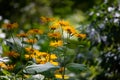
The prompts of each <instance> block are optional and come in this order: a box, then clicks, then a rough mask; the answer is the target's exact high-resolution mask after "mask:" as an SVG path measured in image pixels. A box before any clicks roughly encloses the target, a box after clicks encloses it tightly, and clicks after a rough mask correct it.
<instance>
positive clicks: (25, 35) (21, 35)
mask: <svg viewBox="0 0 120 80" xmlns="http://www.w3.org/2000/svg"><path fill="white" fill-rule="evenodd" d="M16 36H17V37H27V36H28V35H27V34H26V33H20V34H17V35H16Z"/></svg>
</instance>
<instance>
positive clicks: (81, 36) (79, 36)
mask: <svg viewBox="0 0 120 80" xmlns="http://www.w3.org/2000/svg"><path fill="white" fill-rule="evenodd" d="M75 36H76V37H78V38H82V39H84V38H86V34H75Z"/></svg>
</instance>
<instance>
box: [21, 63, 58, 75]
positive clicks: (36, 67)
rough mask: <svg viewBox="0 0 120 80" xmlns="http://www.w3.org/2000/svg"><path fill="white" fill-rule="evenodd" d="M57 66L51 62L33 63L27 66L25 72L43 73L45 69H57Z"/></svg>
mask: <svg viewBox="0 0 120 80" xmlns="http://www.w3.org/2000/svg"><path fill="white" fill-rule="evenodd" d="M57 68H58V67H57V66H54V65H52V64H50V63H46V64H33V65H30V66H27V67H26V68H25V69H24V70H23V72H24V73H26V74H38V73H42V72H45V71H49V70H50V69H57Z"/></svg>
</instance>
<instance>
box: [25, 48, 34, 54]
mask: <svg viewBox="0 0 120 80" xmlns="http://www.w3.org/2000/svg"><path fill="white" fill-rule="evenodd" d="M25 50H26V51H27V52H29V53H35V49H33V48H31V47H26V48H25Z"/></svg>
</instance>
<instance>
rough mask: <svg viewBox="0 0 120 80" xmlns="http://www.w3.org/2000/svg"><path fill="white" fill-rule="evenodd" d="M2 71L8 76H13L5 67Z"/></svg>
mask: <svg viewBox="0 0 120 80" xmlns="http://www.w3.org/2000/svg"><path fill="white" fill-rule="evenodd" d="M2 73H3V74H5V75H6V76H11V75H10V72H8V71H7V70H5V69H2Z"/></svg>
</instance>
